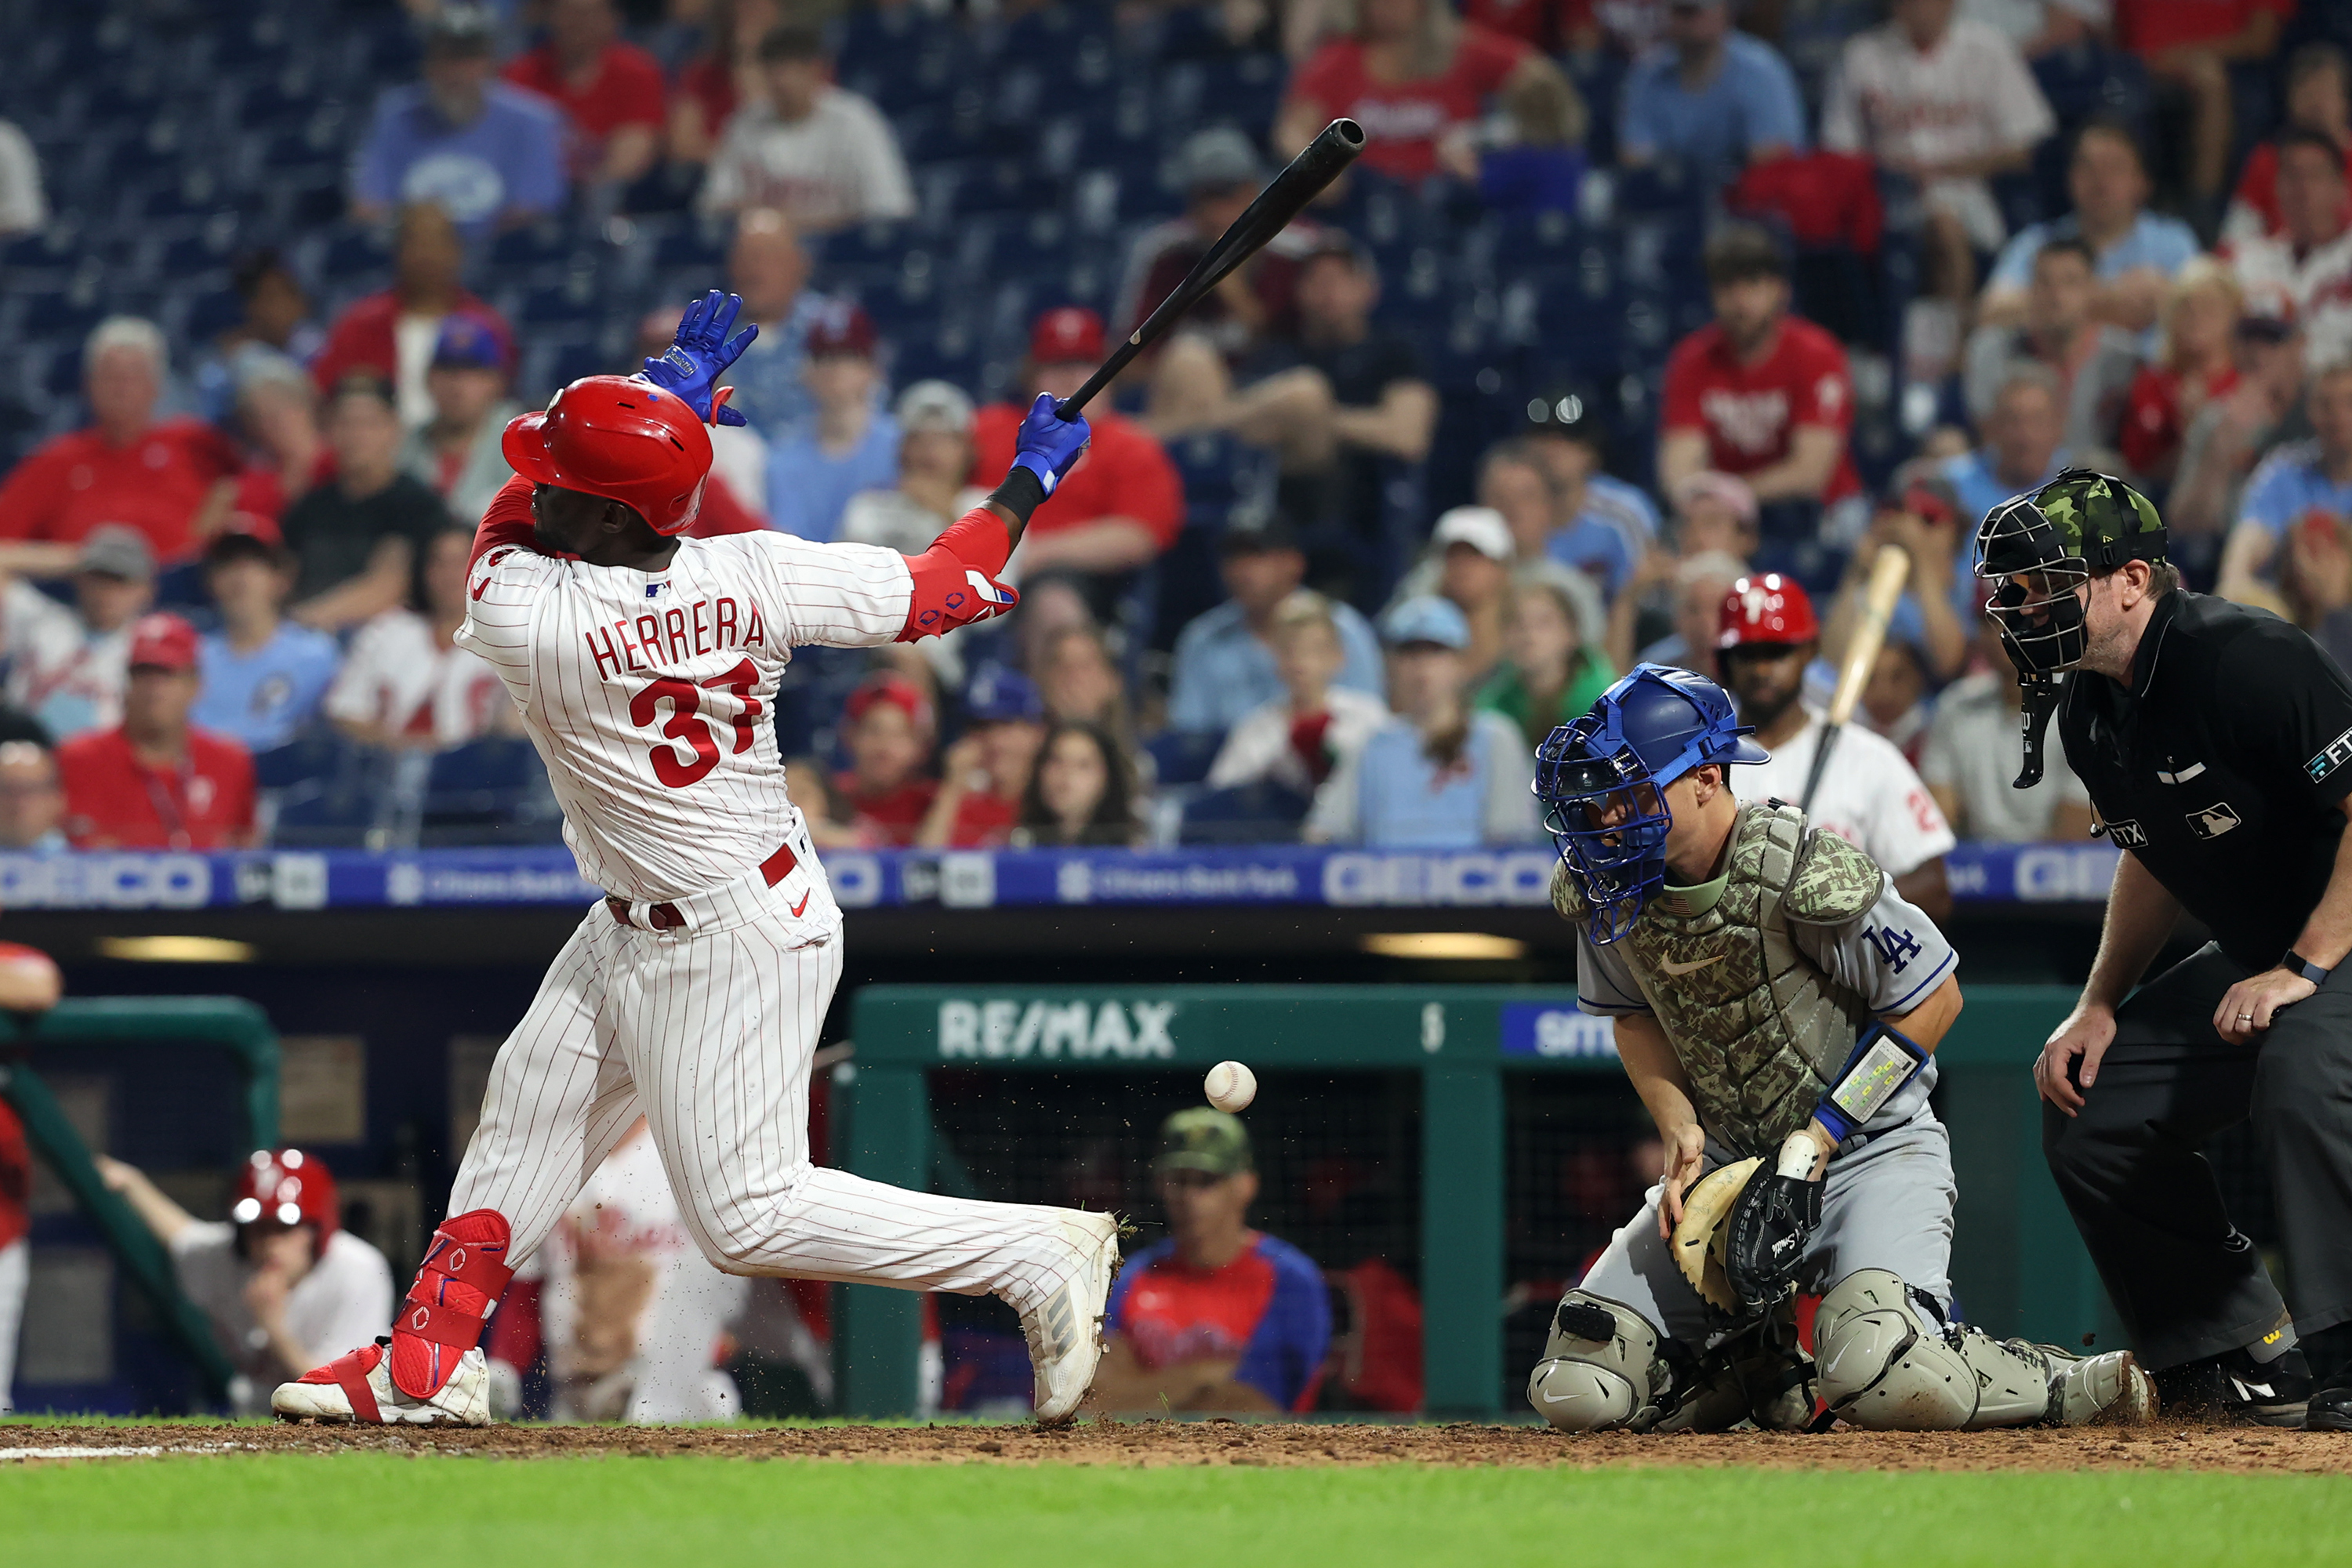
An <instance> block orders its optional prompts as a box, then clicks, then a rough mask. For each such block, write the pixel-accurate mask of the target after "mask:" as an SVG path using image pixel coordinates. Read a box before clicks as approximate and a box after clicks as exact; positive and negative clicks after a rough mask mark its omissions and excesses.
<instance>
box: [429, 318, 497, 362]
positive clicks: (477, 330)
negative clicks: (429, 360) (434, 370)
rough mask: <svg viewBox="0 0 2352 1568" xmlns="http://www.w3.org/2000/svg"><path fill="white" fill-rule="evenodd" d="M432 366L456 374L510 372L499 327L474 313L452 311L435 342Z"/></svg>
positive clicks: (442, 321) (444, 320)
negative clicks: (486, 371)
mask: <svg viewBox="0 0 2352 1568" xmlns="http://www.w3.org/2000/svg"><path fill="white" fill-rule="evenodd" d="M433 363H435V364H436V365H442V366H446V367H448V368H450V369H453V370H499V371H502V370H504V369H506V368H507V341H506V336H505V334H504V333H502V332H500V331H499V328H498V323H497V322H495V321H491V320H490V319H489V318H488V317H487V316H484V315H481V314H479V313H478V312H477V311H473V310H452V311H450V312H449V314H448V315H446V316H445V317H443V318H442V319H441V335H440V336H439V337H437V338H436V339H434V340H433Z"/></svg>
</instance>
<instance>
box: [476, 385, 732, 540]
mask: <svg viewBox="0 0 2352 1568" xmlns="http://www.w3.org/2000/svg"><path fill="white" fill-rule="evenodd" d="M504 447H505V451H506V458H507V466H508V467H509V468H512V469H514V471H515V472H516V473H518V474H520V475H521V476H522V477H523V478H524V479H529V480H530V482H531V483H533V484H535V485H555V486H558V487H560V488H562V489H567V490H583V491H585V492H586V493H587V494H589V495H592V496H602V497H604V499H605V500H616V501H619V502H620V503H621V504H622V505H624V506H626V507H632V508H635V510H636V513H637V515H638V516H639V517H642V518H644V519H645V520H646V521H647V522H648V523H651V524H652V525H653V531H655V532H656V533H677V532H681V531H684V530H685V528H686V527H687V525H688V524H689V523H691V522H692V521H694V520H695V517H696V515H697V514H698V513H699V512H700V511H701V510H702V484H703V481H704V480H705V479H708V478H709V474H710V432H709V430H707V429H705V428H704V427H703V424H702V420H701V417H700V416H698V415H697V414H696V413H695V412H694V410H693V409H691V408H688V406H687V405H685V403H683V402H682V401H680V400H679V398H678V397H677V395H676V394H674V393H668V392H664V391H663V390H662V389H661V388H660V387H658V386H656V385H654V384H652V383H650V382H645V381H638V380H636V379H635V378H633V377H630V376H622V375H586V376H582V377H581V378H580V379H579V380H578V381H575V382H573V383H572V384H571V385H570V386H567V387H565V388H564V389H563V390H562V391H561V392H559V393H557V394H556V395H555V401H554V402H552V403H551V404H549V405H547V409H546V412H544V413H541V414H526V415H523V416H521V417H520V418H518V419H516V420H515V421H513V422H512V423H511V424H509V426H507V433H506V440H505V442H504Z"/></svg>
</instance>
